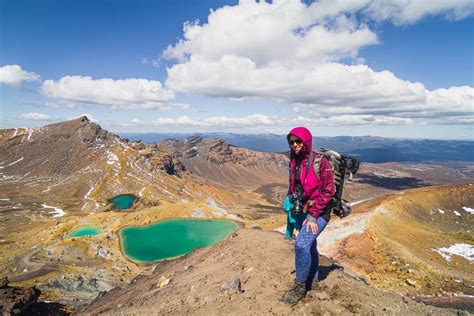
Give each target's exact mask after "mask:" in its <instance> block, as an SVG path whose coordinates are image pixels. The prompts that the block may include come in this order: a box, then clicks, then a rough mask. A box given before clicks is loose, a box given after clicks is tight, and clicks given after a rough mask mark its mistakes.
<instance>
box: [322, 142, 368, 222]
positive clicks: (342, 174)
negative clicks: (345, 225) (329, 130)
mask: <svg viewBox="0 0 474 316" xmlns="http://www.w3.org/2000/svg"><path fill="white" fill-rule="evenodd" d="M316 153H317V154H318V156H317V157H316V159H315V160H314V173H315V174H316V177H318V179H319V177H320V174H319V167H320V163H321V158H322V157H323V156H324V157H326V158H327V159H328V161H329V163H330V164H331V167H332V173H333V175H334V185H335V194H334V197H333V198H332V200H331V201H330V202H329V204H328V206H327V207H326V211H327V212H328V213H330V212H333V213H334V214H336V215H337V216H339V217H341V218H342V217H346V216H347V215H349V214H350V213H351V211H352V206H351V205H350V204H349V202H348V201H345V200H343V199H342V190H343V189H344V180H345V178H346V175H349V178H348V180H349V181H351V180H352V175H353V174H355V173H356V172H357V170H359V164H360V163H359V160H357V159H356V158H353V157H348V156H344V155H341V154H340V153H338V152H336V151H334V150H331V149H326V148H320V149H318V150H317V151H316Z"/></svg>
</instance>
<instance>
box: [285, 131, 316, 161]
mask: <svg viewBox="0 0 474 316" xmlns="http://www.w3.org/2000/svg"><path fill="white" fill-rule="evenodd" d="M290 135H294V136H296V137H298V138H299V139H301V140H302V141H303V144H304V148H303V152H302V154H303V155H305V156H306V155H309V154H310V153H311V150H313V135H311V132H310V131H309V130H308V129H307V128H306V127H295V128H293V129H292V130H291V131H290V132H289V133H288V135H287V136H286V138H287V139H290ZM290 150H291V149H290ZM291 156H293V151H292V150H291Z"/></svg>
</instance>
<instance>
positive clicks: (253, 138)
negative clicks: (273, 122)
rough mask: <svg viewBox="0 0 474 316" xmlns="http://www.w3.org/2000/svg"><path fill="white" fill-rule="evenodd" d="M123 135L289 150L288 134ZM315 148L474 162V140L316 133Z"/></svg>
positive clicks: (377, 158) (373, 157) (362, 155)
mask: <svg viewBox="0 0 474 316" xmlns="http://www.w3.org/2000/svg"><path fill="white" fill-rule="evenodd" d="M121 136H124V137H127V138H129V139H131V140H141V141H143V142H145V143H153V142H157V143H158V142H161V141H163V140H165V139H176V140H184V139H187V138H190V137H192V136H201V137H203V138H220V139H222V140H224V141H225V142H226V143H228V144H231V145H235V146H237V147H243V148H248V149H251V150H256V151H263V152H287V151H288V144H287V143H286V136H285V135H276V134H260V135H250V134H233V133H195V134H191V133H188V134H180V133H148V134H138V133H122V134H121ZM313 146H314V148H319V147H325V148H331V149H334V150H337V151H339V152H341V153H344V154H346V155H353V156H356V157H359V159H360V160H362V161H364V162H371V163H384V162H423V163H430V162H434V163H440V162H447V161H456V162H474V141H469V140H430V139H419V140H418V139H394V138H383V137H375V136H336V137H322V136H315V140H314V142H313Z"/></svg>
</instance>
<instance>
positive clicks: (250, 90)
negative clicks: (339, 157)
mask: <svg viewBox="0 0 474 316" xmlns="http://www.w3.org/2000/svg"><path fill="white" fill-rule="evenodd" d="M473 6H474V5H473V4H472V1H454V0H453V1H434V3H431V2H430V3H428V2H426V1H420V0H400V1H390V2H387V1H370V0H361V1H328V0H322V1H317V2H313V3H312V4H310V5H306V4H304V3H302V2H300V1H299V0H275V1H273V2H272V3H267V2H266V1H260V2H255V1H251V0H247V1H241V2H240V3H239V4H238V5H236V6H225V7H223V8H219V9H217V10H215V11H211V13H210V14H209V16H208V22H207V23H205V24H201V23H200V22H199V21H195V22H192V23H189V22H188V23H186V24H185V25H184V29H183V32H184V34H183V38H182V39H181V40H179V41H178V42H177V43H175V44H174V45H170V46H169V47H168V48H167V49H166V50H165V51H164V52H163V57H164V58H166V59H173V60H176V61H177V63H176V64H175V65H173V66H171V67H169V68H167V72H168V79H167V81H166V85H167V87H169V88H170V89H173V90H174V91H177V92H184V93H193V94H200V95H205V96H210V97H228V98H235V99H242V98H249V97H250V98H252V97H257V98H272V99H280V100H284V101H286V102H288V103H290V104H293V105H294V106H295V109H296V110H297V111H303V110H309V111H310V112H313V113H314V115H315V116H316V115H319V116H321V115H323V117H324V118H326V119H327V118H329V117H330V115H334V114H337V115H352V116H354V117H353V121H354V122H356V121H357V122H363V121H367V120H369V118H370V117H371V116H376V117H377V118H376V119H374V120H373V121H372V122H383V121H385V122H392V121H393V122H399V123H402V124H405V123H407V122H412V121H413V120H414V119H420V118H424V119H425V120H430V119H431V120H433V119H434V118H435V117H436V118H439V117H440V116H445V117H449V118H450V120H451V121H460V120H462V117H463V116H464V117H465V116H466V115H468V116H471V117H472V97H473V88H472V87H468V86H466V87H451V88H447V89H438V90H433V91H430V90H428V89H426V88H425V86H424V85H423V84H422V83H420V82H410V81H407V80H403V79H401V78H398V77H396V76H395V75H394V74H393V73H392V72H390V71H388V70H387V71H374V70H372V69H371V68H369V67H368V66H367V65H364V64H363V63H364V60H363V59H361V58H360V57H359V56H358V51H359V49H360V48H362V47H365V46H368V45H376V44H378V43H379V39H378V36H377V34H376V33H375V31H373V30H372V29H371V28H370V27H369V25H371V22H373V21H391V22H392V23H394V24H396V25H401V24H408V23H414V22H416V21H418V20H420V19H422V18H423V17H425V16H427V15H443V16H446V17H447V18H450V19H461V18H463V17H467V16H470V15H472V13H473V10H472V8H473ZM407 7H409V8H411V9H410V10H408V9H406V8H407ZM343 59H344V60H350V61H352V63H349V64H347V62H346V63H345V64H343V63H341V60H343Z"/></svg>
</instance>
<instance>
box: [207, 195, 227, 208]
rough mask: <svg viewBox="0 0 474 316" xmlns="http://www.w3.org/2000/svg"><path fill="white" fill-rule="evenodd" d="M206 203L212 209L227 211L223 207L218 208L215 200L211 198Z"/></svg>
mask: <svg viewBox="0 0 474 316" xmlns="http://www.w3.org/2000/svg"><path fill="white" fill-rule="evenodd" d="M206 202H207V205H208V206H210V207H212V208H213V209H215V210H219V211H225V209H223V208H222V207H219V206H217V204H216V201H214V199H213V198H211V197H208V198H207V199H206Z"/></svg>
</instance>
